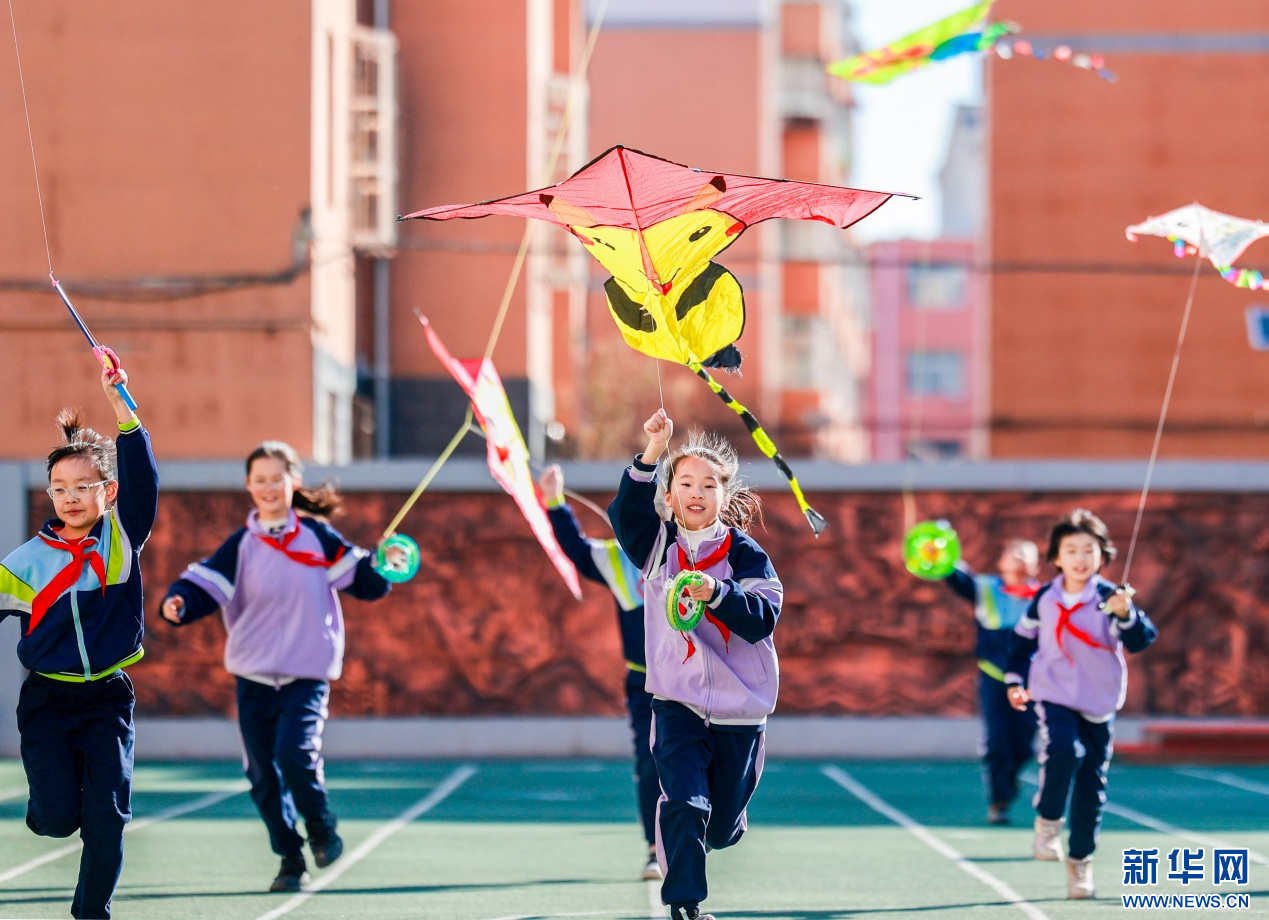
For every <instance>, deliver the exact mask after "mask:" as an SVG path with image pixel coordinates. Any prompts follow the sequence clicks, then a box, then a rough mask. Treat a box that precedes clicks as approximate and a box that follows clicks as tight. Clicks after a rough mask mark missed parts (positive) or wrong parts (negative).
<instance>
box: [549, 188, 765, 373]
mask: <svg viewBox="0 0 1269 920" xmlns="http://www.w3.org/2000/svg"><path fill="white" fill-rule="evenodd" d="M569 229H571V230H572V231H573V233H574V234H575V235H576V236H577V238H578V239H580V240H581V241H582V243H584V244H585V245H586V248H587V249H588V250H589V251H590V254H591V255H592V256H594V257H595V258H596V259H597V260H598V261H599V262H600V263H601V264H602V265H603V266H604V268H606V269H608V271H610V272H611V273H612V277H611V278H609V279H608V281H607V282H606V283H605V284H604V292H605V294H606V295H607V298H608V309H609V311H610V312H611V313H612V316H613V319H615V320H616V321H617V328H618V329H620V330H621V334H622V337H623V338H624V339H625V340H626V344H628V345H630V346H631V347H632V348H634V349H637V350H638V351H641V352H643V354H645V355H648V356H649V357H653V358H664V359H666V360H668V361H674V362H677V363H679V364H689V363H691V362H692V361H701V360H706V359H708V358H709V357H710V356H711V355H713V354H714V353H715V352H717V351H719V350H720V349H723V348H726V347H727V346H728V345H730V344H731V343H733V342H735V341H736V339H738V338H740V334H741V332H743V331H744V328H745V300H744V294H743V292H742V291H741V288H740V282H738V281H737V280H736V277H735V276H734V275H733V274H732V273H731V272H729V271H727V269H725V268H723V267H722V266H721V265H719V264H717V263H716V262H712V261H710V260H711V259H712V258H713V257H714V256H715V255H717V254H718V253H720V252H722V251H723V250H724V249H726V248H727V247H728V246H730V245H731V244H732V242H734V241H735V239H736V238H737V237H738V236H739V235H740V231H741V230H743V229H744V224H742V223H740V222H739V221H737V220H736V219H735V218H733V217H731V216H729V215H727V214H724V213H722V212H721V211H711V210H699V211H690V212H688V213H686V214H680V215H678V216H677V217H671V218H668V219H666V220H663V221H661V222H660V223H657V224H654V225H653V226H651V227H646V228H644V230H643V245H642V246H641V245H640V237H639V231H636V230H627V229H624V228H621V227H602V226H590V227H587V226H575V225H570V227H569ZM649 266H650V271H649Z"/></svg>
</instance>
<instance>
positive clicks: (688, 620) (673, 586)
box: [665, 569, 705, 632]
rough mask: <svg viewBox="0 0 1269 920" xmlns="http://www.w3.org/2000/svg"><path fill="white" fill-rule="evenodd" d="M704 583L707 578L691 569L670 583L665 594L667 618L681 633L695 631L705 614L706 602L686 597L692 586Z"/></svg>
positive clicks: (678, 575) (681, 573) (680, 573)
mask: <svg viewBox="0 0 1269 920" xmlns="http://www.w3.org/2000/svg"><path fill="white" fill-rule="evenodd" d="M704 583H705V576H704V575H702V574H701V573H700V572H693V571H691V570H690V569H685V570H684V571H682V572H679V573H678V574H677V575H675V576H674V578H673V579H672V580H671V581H670V587H669V589H667V590H666V592H665V616H666V619H668V620H669V621H670V625H671V626H673V627H674V628H675V629H677V630H678V631H679V632H687V631H688V630H691V629H695V628H696V624H697V623H699V622H700V621H701V617H702V616H703V615H704V614H705V602H704V601H698V600H693V599H692V598H690V597H686V596H685V593H686V591H687V589H688V588H689V587H690V586H692V585H703V584H704Z"/></svg>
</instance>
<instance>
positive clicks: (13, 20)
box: [9, 0, 53, 277]
mask: <svg viewBox="0 0 1269 920" xmlns="http://www.w3.org/2000/svg"><path fill="white" fill-rule="evenodd" d="M9 25H10V26H12V28H13V54H14V57H16V58H17V61H18V85H19V86H20V87H21V88H22V111H23V113H24V114H25V115H26V137H27V142H28V143H29V144H30V146H31V167H32V169H34V170H35V197H36V200H37V201H38V202H39V205H40V226H41V227H42V228H43V230H44V254H45V256H47V257H48V273H49V276H50V277H51V276H52V274H53V249H52V247H51V246H50V245H49V241H48V221H47V220H45V218H44V193H43V192H42V191H41V190H40V164H39V163H38V162H37V161H36V158H35V132H33V131H32V130H31V108H30V106H29V105H28V104H27V101H26V78H25V77H24V76H23V75H22V52H21V50H19V48H18V20H17V17H16V16H15V15H14V13H13V0H9Z"/></svg>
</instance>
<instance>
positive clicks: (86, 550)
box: [0, 420, 159, 682]
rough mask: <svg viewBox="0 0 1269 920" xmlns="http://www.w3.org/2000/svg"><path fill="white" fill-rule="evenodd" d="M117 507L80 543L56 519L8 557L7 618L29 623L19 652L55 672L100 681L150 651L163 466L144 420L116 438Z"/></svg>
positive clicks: (1, 590)
mask: <svg viewBox="0 0 1269 920" xmlns="http://www.w3.org/2000/svg"><path fill="white" fill-rule="evenodd" d="M115 454H116V466H117V467H118V474H117V476H118V480H119V491H118V495H117V497H116V499H115V503H114V505H113V506H112V507H111V508H109V509H108V510H107V511H106V513H105V515H104V516H103V517H102V518H101V520H99V521H98V522H97V523H96V524H95V525H94V526H93V529H92V531H91V532H89V534H88V535H87V536H85V537H84V538H83V539H81V540H78V541H67V540H65V539H63V538H62V536H61V530H62V528H63V526H64V525H63V524H62V522H61V521H60V520H58V519H56V518H54V519H52V520H49V521H46V522H45V524H44V526H43V527H41V528H40V532H39V533H38V534H37V535H36V536H35V537H34V538H32V539H30V540H28V541H27V542H26V543H23V544H22V545H21V546H19V547H18V548H17V549H15V550H14V551H13V552H11V553H10V554H9V555H8V556H6V557H5V559H4V562H3V563H0V619H3V618H4V617H6V616H17V617H19V618H20V619H21V621H22V637H21V639H19V640H18V660H19V661H21V662H22V666H23V667H24V668H26V669H27V670H29V671H34V672H35V673H37V674H42V675H44V676H45V677H51V678H53V679H54V680H63V681H71V682H84V681H92V680H99V679H101V678H103V677H106V676H108V675H110V674H113V673H114V672H115V671H117V670H119V669H120V668H124V667H127V666H128V665H130V664H132V663H133V662H135V661H137V660H139V659H140V658H141V656H142V655H144V654H145V650H144V649H143V648H142V645H141V641H142V639H143V638H144V637H145V612H144V610H145V608H144V597H143V595H142V590H141V560H140V555H141V548H142V547H143V546H144V545H145V541H146V540H148V539H149V538H150V529H151V528H152V527H153V526H154V518H155V516H156V515H157V514H158V502H159V471H158V467H157V465H156V464H155V462H154V453H153V451H152V450H151V448H150V435H149V434H148V433H147V432H146V430H145V429H144V428H143V427H141V424H140V423H139V422H135V420H134V422H133V424H131V425H129V426H124V427H123V428H121V430H120V432H119V436H118V437H117V438H116V439H115Z"/></svg>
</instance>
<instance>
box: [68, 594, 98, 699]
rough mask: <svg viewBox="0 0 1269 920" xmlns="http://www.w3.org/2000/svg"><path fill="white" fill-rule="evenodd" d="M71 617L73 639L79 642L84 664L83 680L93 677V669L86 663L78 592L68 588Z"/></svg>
mask: <svg viewBox="0 0 1269 920" xmlns="http://www.w3.org/2000/svg"><path fill="white" fill-rule="evenodd" d="M70 602H71V619H72V620H74V621H75V641H76V642H77V643H78V644H79V660H80V661H81V662H82V663H83V665H84V680H92V679H93V669H92V666H91V665H90V664H89V663H88V646H86V645H85V644H84V625H83V624H82V623H81V622H80V621H79V592H78V591H76V590H75V586H74V585H71V589H70Z"/></svg>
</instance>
